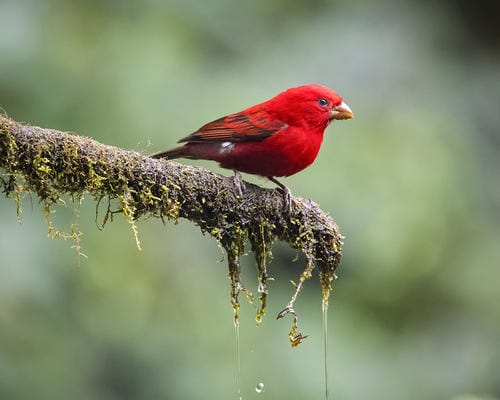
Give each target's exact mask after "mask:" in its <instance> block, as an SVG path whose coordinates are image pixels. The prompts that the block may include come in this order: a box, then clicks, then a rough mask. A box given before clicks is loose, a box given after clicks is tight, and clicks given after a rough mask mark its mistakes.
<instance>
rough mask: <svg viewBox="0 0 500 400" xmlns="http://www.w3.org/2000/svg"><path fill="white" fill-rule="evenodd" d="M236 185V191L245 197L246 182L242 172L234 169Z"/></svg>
mask: <svg viewBox="0 0 500 400" xmlns="http://www.w3.org/2000/svg"><path fill="white" fill-rule="evenodd" d="M233 181H234V186H235V187H236V191H237V192H238V195H239V196H240V197H243V191H244V190H246V186H245V182H243V179H242V178H241V174H240V172H239V171H236V170H234V177H233Z"/></svg>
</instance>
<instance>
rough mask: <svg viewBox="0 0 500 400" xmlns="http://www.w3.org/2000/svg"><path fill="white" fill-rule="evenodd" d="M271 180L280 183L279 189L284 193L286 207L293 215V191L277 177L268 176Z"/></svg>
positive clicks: (289, 213)
mask: <svg viewBox="0 0 500 400" xmlns="http://www.w3.org/2000/svg"><path fill="white" fill-rule="evenodd" d="M268 178H269V180H270V181H271V182H273V183H275V184H276V185H278V190H280V191H281V192H282V193H283V200H284V202H285V209H286V210H287V212H288V215H292V208H293V197H292V191H291V190H290V189H289V188H288V187H286V186H285V185H283V184H282V183H281V182H280V181H278V180H277V179H276V178H273V177H272V176H270V177H268Z"/></svg>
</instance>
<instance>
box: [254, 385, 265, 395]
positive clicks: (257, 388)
mask: <svg viewBox="0 0 500 400" xmlns="http://www.w3.org/2000/svg"><path fill="white" fill-rule="evenodd" d="M255 391H256V392H257V393H262V392H263V391H264V384H263V383H262V382H259V383H257V386H255Z"/></svg>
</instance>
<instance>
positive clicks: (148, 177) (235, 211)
mask: <svg viewBox="0 0 500 400" xmlns="http://www.w3.org/2000/svg"><path fill="white" fill-rule="evenodd" d="M245 185H246V190H244V192H243V195H240V194H239V192H238V190H237V189H236V187H235V186H234V182H233V179H232V178H227V177H224V176H221V175H218V174H216V173H213V172H211V171H209V170H206V169H204V168H201V167H194V166H189V165H184V164H180V163H177V162H175V161H166V160H155V159H152V158H149V157H147V156H145V155H143V154H140V153H138V152H134V151H127V150H122V149H119V148H117V147H113V146H108V145H104V144H101V143H99V142H97V141H95V140H92V139H90V138H88V137H84V136H78V135H75V134H70V133H67V132H61V131H57V130H53V129H43V128H39V127H35V126H29V125H24V124H21V123H18V122H15V121H13V120H11V119H9V118H8V117H6V116H2V115H0V186H1V187H2V188H3V192H4V193H5V195H6V196H7V197H13V198H15V199H17V201H18V202H19V201H20V200H19V198H20V194H21V193H34V194H36V195H37V196H38V198H39V200H40V202H41V203H42V204H44V206H45V207H46V208H50V207H51V206H52V205H55V204H57V203H58V202H59V201H60V199H61V198H62V197H63V196H66V195H69V196H71V197H72V198H80V197H81V196H83V195H84V194H90V195H91V196H92V197H94V198H95V199H96V200H97V201H98V202H102V201H104V202H107V203H108V204H110V201H111V200H113V201H115V202H118V204H119V208H118V210H119V212H120V213H122V214H123V215H124V217H125V218H126V219H127V220H128V221H129V222H130V223H131V224H132V229H133V230H134V232H135V233H136V229H137V228H136V225H135V221H137V220H138V219H139V218H141V219H144V218H147V217H157V218H162V219H168V220H174V221H176V220H177V219H179V218H185V219H188V220H189V221H191V222H193V223H195V224H196V225H198V226H199V227H200V228H201V230H202V231H203V232H206V233H209V234H210V235H212V236H213V237H215V238H216V239H217V240H218V241H219V243H220V244H221V246H222V247H223V248H224V249H225V250H226V252H227V258H228V264H229V278H230V280H231V303H232V306H233V310H234V316H235V323H238V310H239V300H238V297H239V296H238V295H239V294H240V293H242V292H243V293H244V294H245V295H246V296H247V298H249V299H250V300H253V295H252V294H251V293H250V292H249V291H248V290H246V289H245V288H244V286H243V285H242V283H241V281H240V263H239V259H240V256H241V255H243V253H244V249H245V245H246V244H247V243H250V246H251V249H252V252H253V254H254V256H255V260H256V265H257V270H258V290H257V291H258V296H259V300H260V307H259V309H258V311H257V316H256V320H257V322H258V323H259V322H260V321H261V319H262V317H263V316H264V314H265V306H266V296H267V293H268V287H267V277H268V273H267V267H268V263H269V260H270V257H271V251H272V246H273V244H274V243H275V242H276V241H284V242H287V243H288V244H289V245H290V246H291V247H293V248H295V249H298V250H299V251H301V252H302V253H303V254H304V255H305V257H306V260H307V263H306V264H307V265H306V266H305V269H304V272H303V273H302V274H301V276H300V278H299V280H298V281H297V283H296V288H295V293H293V296H292V298H291V300H290V302H289V304H288V305H287V307H285V309H284V310H283V311H282V312H280V314H279V315H278V318H280V317H283V316H285V315H286V314H288V313H290V314H292V315H293V317H294V321H293V327H292V330H291V332H290V335H289V336H290V341H291V343H292V345H297V344H299V343H300V342H301V340H302V339H303V338H304V337H305V336H303V335H302V334H301V333H300V332H299V331H298V329H297V316H296V313H295V310H294V307H293V305H294V301H295V299H296V297H297V295H298V293H299V292H300V290H301V289H302V287H303V283H304V281H305V280H306V279H308V278H310V277H311V273H312V271H313V269H314V268H315V267H317V269H318V271H319V277H320V282H321V286H322V298H323V302H324V304H326V303H327V302H328V297H329V294H330V291H331V284H332V281H333V279H334V278H335V270H336V269H337V267H338V265H339V263H340V258H341V246H342V236H341V235H340V233H339V230H338V227H337V225H336V223H335V221H333V219H332V218H331V217H330V216H329V215H328V214H326V213H325V212H324V211H322V210H321V209H320V208H319V206H318V205H317V204H315V203H314V202H312V201H310V200H304V199H301V198H294V199H293V205H292V210H291V213H290V211H289V209H288V207H286V205H285V202H284V197H283V195H282V193H281V192H280V191H278V190H274V189H265V188H261V187H258V186H256V185H253V184H250V183H245ZM109 213H111V211H110V209H109V207H108V211H107V212H106V215H105V216H104V220H105V221H106V220H108V216H109V215H108V214H109ZM137 243H138V245H139V242H138V241H137Z"/></svg>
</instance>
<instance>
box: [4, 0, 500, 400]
mask: <svg viewBox="0 0 500 400" xmlns="http://www.w3.org/2000/svg"><path fill="white" fill-rule="evenodd" d="M498 15H499V13H498V11H497V10H496V8H495V2H488V1H479V2H466V1H451V0H450V1H442V2H432V1H416V0H415V1H412V0H403V1H391V0H379V1H372V2H355V1H354V2H349V1H343V0H337V1H333V0H332V1H328V0H314V1H310V0H290V1H284V0H257V1H252V2H250V1H248V2H237V1H230V0H211V1H206V2H202V1H195V0H183V1H159V0H144V1H118V0H104V1H101V0H100V1H98V0H85V1H83V0H82V1H63V0H31V1H29V0H1V1H0V27H1V32H2V33H1V35H0V107H2V108H3V109H4V110H5V112H7V113H8V115H9V116H11V117H12V118H14V119H16V120H18V121H24V122H28V123H32V124H36V125H40V126H45V127H51V128H57V129H61V130H67V131H74V132H78V133H79V134H82V135H88V136H91V137H94V138H96V139H98V140H100V141H102V142H104V143H107V144H112V145H116V146H120V147H123V148H126V149H134V150H138V151H143V152H145V153H150V152H154V151H158V150H161V149H164V148H167V147H170V146H172V145H173V144H174V143H175V141H176V140H177V139H178V138H180V137H183V136H185V135H187V134H189V133H190V132H192V131H193V130H195V129H196V128H198V127H199V126H200V125H202V124H203V123H205V122H207V121H210V120H213V119H215V118H217V117H220V116H222V115H224V114H227V113H230V112H235V111H238V110H240V109H242V108H245V107H247V106H249V105H252V104H254V103H257V102H260V101H263V100H265V99H267V98H269V97H271V96H273V95H275V94H276V93H278V92H279V91H281V90H283V89H285V88H287V87H290V86H296V85H300V84H304V83H311V82H315V83H321V84H325V85H328V86H331V87H333V88H335V89H336V90H337V91H338V92H339V93H340V94H341V95H342V96H343V97H344V99H345V101H346V102H347V103H348V104H349V105H350V106H351V108H352V109H353V111H354V113H355V118H354V119H353V120H350V121H346V122H338V123H335V124H334V126H332V127H330V128H329V129H328V131H327V132H326V136H325V141H324V145H323V147H322V150H321V152H320V154H319V157H318V159H317V161H316V163H315V164H314V165H313V166H312V167H310V168H309V169H307V170H306V171H303V172H302V173H300V174H298V175H296V176H293V177H290V178H288V179H286V180H285V181H284V182H286V184H287V185H288V186H289V187H290V188H291V189H292V191H293V193H294V194H295V195H298V196H303V197H308V198H312V199H313V200H315V201H316V202H318V203H320V205H321V206H322V208H323V209H325V210H327V211H329V212H330V213H331V214H332V216H333V217H334V218H335V219H336V221H337V222H338V224H339V225H340V227H341V230H342V232H343V234H344V235H345V236H346V240H345V248H344V258H343V261H342V265H341V268H340V270H339V273H338V275H339V280H338V281H336V283H335V286H334V294H333V297H332V299H331V302H330V310H329V330H328V340H329V354H328V357H329V384H330V388H331V392H332V395H333V396H332V397H333V398H334V399H346V400H348V399H366V398H368V399H373V400H375V399H398V400H404V399H452V400H465V399H468V400H472V399H476V400H477V399H483V400H484V399H499V398H500V288H499V287H500V230H499V227H498V225H499V223H500V220H499V215H500V214H499V213H500V169H499V167H500V135H499V127H500V112H499V111H500V62H499V61H500V60H499V58H500V34H499V32H500V31H499V29H500V21H498ZM198 164H199V165H203V166H206V167H209V168H211V169H214V170H218V169H217V167H216V166H215V165H214V164H211V163H203V162H200V163H198ZM218 171H219V170H218ZM220 172H222V173H225V174H230V173H228V172H227V171H220ZM247 178H248V177H247ZM248 179H250V180H252V181H254V182H259V183H260V184H266V183H264V182H262V181H259V180H258V179H257V180H255V179H254V178H251V177H250V178H248ZM51 219H52V221H53V222H54V224H55V225H56V226H57V227H59V228H61V229H63V230H69V229H70V227H71V224H72V223H75V222H78V223H79V227H80V229H81V231H82V232H83V233H84V235H83V236H82V238H81V245H82V252H83V253H84V254H85V256H86V257H83V256H81V257H78V256H77V255H76V252H75V249H74V248H73V246H74V243H73V242H71V241H64V240H51V239H49V238H47V226H46V224H45V217H44V215H43V212H42V206H41V205H40V204H39V203H38V200H37V199H36V198H34V197H30V196H27V197H25V198H24V200H23V213H22V223H20V224H19V223H18V219H17V217H16V206H15V202H14V201H12V200H9V199H6V198H2V199H1V200H0V221H1V223H0V399H9V400H10V399H33V398H36V399H39V400H42V399H51V400H54V399H73V400H78V399H82V400H83V399H85V400H89V399H100V400H101V399H102V400H115V399H116V400H118V399H236V398H237V387H236V350H235V349H236V345H235V334H234V328H233V326H232V311H231V308H230V305H229V281H228V280H227V276H226V274H227V272H226V268H227V267H226V264H225V262H224V261H221V259H223V254H222V253H221V251H220V250H219V248H218V247H217V244H216V242H215V241H214V240H213V239H212V238H210V237H208V236H202V235H201V234H200V232H199V229H198V228H197V227H195V226H193V225H191V224H189V223H187V222H185V221H180V222H179V224H178V225H174V224H172V223H167V224H166V226H164V225H163V224H162V223H161V222H160V221H158V220H147V221H142V222H140V223H139V225H138V227H139V235H140V240H141V242H142V247H143V251H142V252H139V251H138V250H137V248H136V246H135V242H134V237H133V234H132V231H131V229H130V226H129V225H128V224H127V223H126V222H124V221H123V219H122V218H116V219H115V221H114V222H113V223H109V224H108V225H107V226H106V227H105V229H104V230H103V231H100V230H99V229H98V228H97V227H96V223H95V202H94V201H93V200H92V199H90V198H88V199H86V200H85V201H84V202H83V204H82V205H81V206H79V207H76V209H74V208H73V206H72V205H71V203H70V202H68V203H67V207H65V206H64V205H61V206H60V207H58V208H57V211H56V214H54V215H52V216H51ZM295 258H296V254H295V252H294V251H293V250H291V249H289V248H288V247H287V246H285V245H278V246H277V247H276V248H275V251H274V259H273V261H272V264H271V275H272V276H273V277H274V278H275V281H273V282H272V284H271V288H270V289H271V293H270V299H269V307H268V315H267V317H266V318H265V319H264V322H263V324H262V326H260V327H256V326H255V323H254V312H255V306H251V305H248V304H244V305H243V306H242V315H241V338H240V340H241V365H242V376H241V390H242V394H243V397H244V398H245V399H253V398H256V399H304V398H307V399H315V398H318V399H319V398H323V364H322V357H323V353H322V342H321V337H322V327H321V301H320V297H321V295H320V290H319V285H318V283H317V277H316V276H315V277H314V278H313V279H312V280H311V281H310V282H308V283H307V285H306V289H305V291H304V292H303V293H302V295H301V297H300V298H299V300H298V303H297V309H298V311H299V313H300V316H301V319H300V323H301V328H302V330H303V331H304V333H306V334H309V335H310V337H309V338H308V339H307V340H306V341H305V342H304V343H303V344H302V345H301V346H299V348H297V349H291V348H290V347H289V344H288V339H287V333H288V330H289V328H290V322H291V321H289V320H280V321H276V320H275V318H274V316H275V315H276V313H277V312H278V311H280V310H281V309H282V308H283V307H284V306H285V305H286V303H287V302H288V299H289V296H290V294H291V293H292V289H293V288H292V286H291V285H290V283H289V280H290V279H296V278H297V276H298V274H299V273H300V271H301V268H302V267H303V262H302V261H303V260H302V259H301V258H300V257H299V258H298V260H296V261H294V259H295ZM244 268H245V281H246V283H247V286H248V287H249V288H250V289H253V290H255V289H256V281H255V272H254V267H253V262H252V258H251V254H249V255H248V257H246V259H245V261H244ZM259 382H262V383H264V385H265V390H264V392H262V393H260V394H259V393H257V392H256V391H255V386H256V384H257V383H259Z"/></svg>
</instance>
